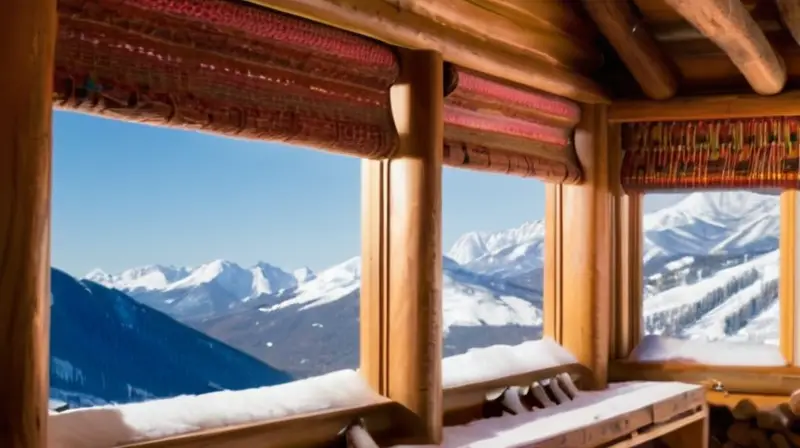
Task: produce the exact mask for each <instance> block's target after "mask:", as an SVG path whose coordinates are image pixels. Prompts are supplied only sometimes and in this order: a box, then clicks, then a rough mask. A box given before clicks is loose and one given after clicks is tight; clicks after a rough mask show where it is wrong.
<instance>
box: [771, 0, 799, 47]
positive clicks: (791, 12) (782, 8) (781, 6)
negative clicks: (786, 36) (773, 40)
mask: <svg viewBox="0 0 800 448" xmlns="http://www.w3.org/2000/svg"><path fill="white" fill-rule="evenodd" d="M776 2H777V3H778V11H779V12H780V16H781V21H782V22H783V25H784V26H785V27H786V29H788V30H789V32H790V33H791V34H792V37H793V38H794V40H795V41H797V43H798V44H800V2H798V1H797V0H776Z"/></svg>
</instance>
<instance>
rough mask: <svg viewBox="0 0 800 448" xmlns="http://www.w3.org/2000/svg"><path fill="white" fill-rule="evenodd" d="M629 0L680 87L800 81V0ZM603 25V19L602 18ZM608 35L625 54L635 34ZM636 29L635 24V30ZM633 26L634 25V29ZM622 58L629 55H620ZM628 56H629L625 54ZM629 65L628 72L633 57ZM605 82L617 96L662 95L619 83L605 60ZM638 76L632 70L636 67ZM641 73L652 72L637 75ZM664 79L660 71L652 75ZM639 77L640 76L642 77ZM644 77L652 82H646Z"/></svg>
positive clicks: (778, 87) (774, 85)
mask: <svg viewBox="0 0 800 448" xmlns="http://www.w3.org/2000/svg"><path fill="white" fill-rule="evenodd" d="M584 3H585V4H586V5H587V9H588V10H590V11H591V9H592V7H591V6H590V5H592V4H599V3H617V4H621V3H626V4H627V5H628V6H629V7H630V8H631V9H632V12H633V14H635V16H636V17H637V18H639V20H640V21H639V23H637V24H636V27H637V28H640V29H641V32H642V33H647V34H648V35H649V36H651V37H652V40H653V41H655V43H656V45H657V47H658V49H659V51H660V55H658V56H655V57H653V58H654V59H659V58H660V60H661V61H663V63H664V64H665V65H667V66H668V67H669V69H670V71H668V72H666V71H659V73H660V74H661V75H662V77H663V76H668V75H664V73H672V75H673V77H674V79H675V80H676V81H677V85H678V89H677V94H680V95H692V94H701V93H753V92H755V93H760V94H765V95H770V94H774V93H778V92H780V91H783V90H786V89H789V88H796V87H798V85H800V46H798V43H797V41H796V39H795V38H794V37H793V35H792V32H790V29H792V28H794V29H795V30H796V31H795V35H796V36H797V37H800V1H797V0H632V1H629V2H605V1H603V0H585V1H584ZM598 25H600V27H601V29H602V28H603V27H602V23H601V22H600V21H598ZM604 31H605V32H606V33H605V34H606V36H607V37H608V38H609V41H610V42H611V43H612V44H613V46H614V47H615V49H616V52H617V54H618V55H620V56H621V57H622V56H624V54H625V53H626V52H628V53H630V52H631V51H633V50H632V49H631V47H632V45H631V43H630V42H628V43H627V44H625V43H622V44H621V45H620V44H618V43H617V42H614V39H613V36H612V35H610V34H608V32H607V30H605V29H604ZM638 32H639V31H637V33H638ZM634 34H636V33H634ZM622 59H624V58H622ZM626 62H627V61H626ZM623 65H625V66H627V67H626V68H627V71H628V74H627V75H630V73H631V72H632V70H630V68H631V66H630V64H623ZM606 70H607V71H606V74H607V75H609V76H608V77H606V78H605V80H606V84H607V85H608V87H610V88H611V89H612V90H613V91H614V93H615V96H623V97H631V96H644V97H651V98H656V99H658V98H657V97H655V96H653V95H650V94H647V93H649V92H647V93H644V94H643V93H642V92H641V91H639V92H636V91H634V90H632V89H626V88H625V87H624V84H623V85H619V84H615V81H617V82H620V81H624V80H625V76H626V73H621V71H622V68H621V66H620V65H617V66H611V67H606ZM634 77H636V76H635V74H634ZM636 78H638V79H640V80H642V81H644V80H645V79H647V78H640V77H636ZM652 79H654V80H655V81H651V82H650V83H649V84H653V83H654V82H660V78H659V77H658V76H653V78H652ZM639 84H642V83H641V82H640V83H639ZM646 85H647V83H646Z"/></svg>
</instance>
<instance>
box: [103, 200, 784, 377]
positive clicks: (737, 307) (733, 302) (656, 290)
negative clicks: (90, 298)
mask: <svg viewBox="0 0 800 448" xmlns="http://www.w3.org/2000/svg"><path fill="white" fill-rule="evenodd" d="M779 208H780V206H779V199H778V197H777V196H774V195H768V194H758V193H752V192H704V193H692V194H688V195H686V196H685V197H683V199H682V200H680V201H679V202H677V203H674V204H673V205H671V206H669V207H664V208H662V209H660V210H658V211H656V212H654V213H650V214H648V215H646V216H645V217H644V221H643V225H644V229H645V241H644V244H645V269H644V270H645V279H644V284H645V293H644V296H645V312H646V314H647V316H649V319H650V324H649V327H650V328H651V329H652V330H653V332H655V333H659V334H662V333H663V334H673V335H679V336H681V337H697V338H708V339H718V338H726V339H731V338H744V337H747V338H750V339H753V338H755V339H757V340H762V339H769V338H771V337H772V336H768V335H767V333H764V332H765V331H767V330H763V329H764V328H768V327H769V325H771V324H769V322H766V323H765V319H767V317H766V316H768V314H765V313H766V310H767V309H771V308H770V306H771V305H772V303H771V300H772V299H771V296H770V294H771V293H769V290H768V288H767V289H765V288H766V286H765V285H767V286H768V284H769V283H770V282H773V283H774V280H775V276H776V275H777V271H776V270H775V266H777V262H778V258H777V257H778V255H777V252H775V251H776V250H777V247H778V235H779V226H780V213H779V212H780V210H779ZM544 231H545V226H544V223H543V222H542V221H533V222H528V223H524V224H522V225H521V226H519V227H516V228H512V229H507V230H504V231H499V232H470V233H467V234H465V235H463V236H462V237H460V238H458V239H457V241H456V242H455V243H454V244H453V246H452V247H451V248H450V249H449V250H448V251H447V252H446V254H447V256H446V257H445V259H444V262H443V265H444V269H443V284H442V286H443V310H444V321H443V328H444V331H445V333H446V341H445V352H446V353H447V354H456V353H459V352H460V351H463V350H465V349H466V348H469V347H476V346H484V345H489V344H492V343H512V344H513V343H518V342H522V341H524V340H526V339H528V338H532V337H537V336H538V335H539V334H540V333H541V322H542V312H541V300H542V299H541V296H542V278H543V275H542V274H543V273H542V269H543V262H542V259H543V252H544ZM360 270H361V266H360V259H359V258H358V257H355V258H352V259H349V260H346V261H344V262H343V263H340V264H338V265H336V266H332V267H330V268H328V269H325V270H323V271H321V272H319V273H313V272H311V271H310V270H308V269H305V268H304V269H300V270H297V271H294V272H287V271H284V270H282V269H280V268H277V267H274V266H271V265H269V264H266V263H259V264H258V265H256V266H254V267H251V268H243V267H240V266H239V265H236V264H235V263H232V262H230V261H224V260H217V261H214V262H211V263H207V264H205V265H202V266H199V267H195V268H163V267H158V266H156V267H149V268H138V269H133V270H129V271H125V272H123V273H120V274H117V275H109V274H105V273H92V274H91V275H89V278H91V279H93V280H95V281H98V282H101V283H103V284H105V285H108V286H110V287H114V288H118V289H120V290H122V291H125V292H126V293H129V294H130V295H131V296H133V297H134V298H135V299H136V300H138V301H140V302H142V303H145V304H147V305H150V306H153V307H155V308H156V309H159V310H162V311H164V312H166V313H168V314H170V315H171V316H173V317H175V318H177V319H179V320H181V321H183V322H186V323H189V324H190V325H193V326H195V327H196V328H199V329H201V330H202V331H206V332H208V333H209V334H211V335H212V336H214V337H218V338H220V339H222V340H225V341H228V342H229V343H231V344H233V345H234V346H236V347H238V348H240V349H242V350H245V351H247V352H249V353H251V354H253V355H254V356H257V357H259V358H260V359H263V360H266V361H268V362H269V363H270V364H271V365H275V366H277V367H279V368H284V369H287V370H289V371H291V372H292V373H296V374H298V375H304V374H307V373H319V371H320V369H323V370H324V369H327V368H348V367H353V366H354V365H355V362H356V360H357V351H358V349H357V340H358V336H357V335H358V298H359V294H360V280H361V272H360ZM720 288H722V289H720ZM748 307H749V308H748ZM745 308H748V309H751V310H754V311H752V312H750V311H748V312H745V311H743V310H744V309H745ZM748 313H749V314H748ZM753 313H755V314H753ZM751 314H752V315H751ZM762 314H763V316H762ZM757 328H761V330H757ZM756 333H757V334H756ZM745 335H746V336H745ZM760 335H763V336H760ZM773 339H774V338H773ZM325 350H328V351H331V353H330V354H321V353H319V352H320V351H325ZM314 363H316V364H315V365H313V366H311V365H310V364H314Z"/></svg>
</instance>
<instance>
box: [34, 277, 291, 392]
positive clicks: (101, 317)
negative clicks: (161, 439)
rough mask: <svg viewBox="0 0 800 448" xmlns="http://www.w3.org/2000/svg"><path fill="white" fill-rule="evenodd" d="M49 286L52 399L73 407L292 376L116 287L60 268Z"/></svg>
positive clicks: (264, 382)
mask: <svg viewBox="0 0 800 448" xmlns="http://www.w3.org/2000/svg"><path fill="white" fill-rule="evenodd" d="M51 291H52V305H51V313H50V314H51V317H50V321H51V324H50V338H51V342H50V361H51V362H50V365H51V368H50V385H51V398H53V399H56V400H59V401H63V402H66V403H68V404H69V405H70V406H72V407H77V406H85V405H97V404H104V403H108V402H119V403H125V402H130V401H139V400H145V399H150V398H164V397H171V396H177V395H183V394H200V393H205V392H213V391H215V390H220V389H233V390H236V389H246V388H251V387H259V386H265V385H271V384H280V383H284V382H287V381H290V380H291V376H290V375H288V374H287V373H285V372H282V371H280V370H278V369H275V368H272V367H270V366H268V365H266V364H264V363H263V362H262V361H259V360H257V359H255V358H254V357H252V356H250V355H247V354H245V353H243V352H241V351H239V350H236V349H234V348H232V347H230V346H229V345H227V344H225V343H223V342H220V341H218V340H215V339H212V338H210V337H208V336H207V335H205V334H203V333H201V332H199V331H197V330H195V329H193V328H190V327H187V326H185V325H184V324H182V323H180V322H178V321H176V320H174V319H172V318H171V317H169V316H167V315H166V314H163V313H161V312H158V311H156V310H153V309H150V308H149V307H146V306H144V305H142V304H140V303H138V302H137V301H135V300H134V299H132V298H130V297H128V296H127V295H125V294H123V293H122V292H120V291H117V290H113V289H108V288H106V287H104V286H102V285H99V284H97V283H94V282H91V281H87V280H80V281H79V280H76V279H74V278H73V277H71V276H69V275H68V274H66V273H64V272H62V271H59V270H58V269H52V270H51Z"/></svg>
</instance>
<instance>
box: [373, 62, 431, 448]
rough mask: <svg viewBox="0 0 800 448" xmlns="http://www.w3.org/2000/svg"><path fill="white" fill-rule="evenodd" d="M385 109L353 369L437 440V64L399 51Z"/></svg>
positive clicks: (419, 436)
mask: <svg viewBox="0 0 800 448" xmlns="http://www.w3.org/2000/svg"><path fill="white" fill-rule="evenodd" d="M401 64H402V73H401V77H400V80H399V81H398V82H397V84H396V85H395V86H393V87H392V92H391V102H392V113H393V115H394V121H395V125H396V126H397V130H398V133H399V135H400V148H399V149H398V151H397V153H396V154H395V155H394V156H393V157H392V158H391V159H390V160H385V161H364V162H363V171H362V182H363V183H362V195H363V197H362V201H363V203H362V233H363V243H362V253H363V273H362V279H363V280H362V289H361V371H362V372H363V374H364V375H365V377H366V378H367V379H368V381H369V382H370V383H371V384H372V386H373V387H374V388H375V389H376V390H377V391H378V392H380V393H382V394H383V395H385V396H387V397H389V398H391V399H393V400H394V401H396V402H398V403H399V404H401V405H402V406H403V407H405V408H406V409H407V410H408V411H409V413H410V414H412V422H413V427H414V429H413V433H414V434H413V437H412V439H414V441H415V442H418V443H439V442H440V441H441V438H442V409H443V408H442V372H441V357H442V327H441V326H442V322H441V320H442V297H441V296H442V238H441V214H442V141H443V134H444V120H443V101H444V92H443V89H444V85H443V61H442V57H441V55H439V54H438V53H436V52H433V51H410V50H409V51H404V52H403V55H402V60H401Z"/></svg>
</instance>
